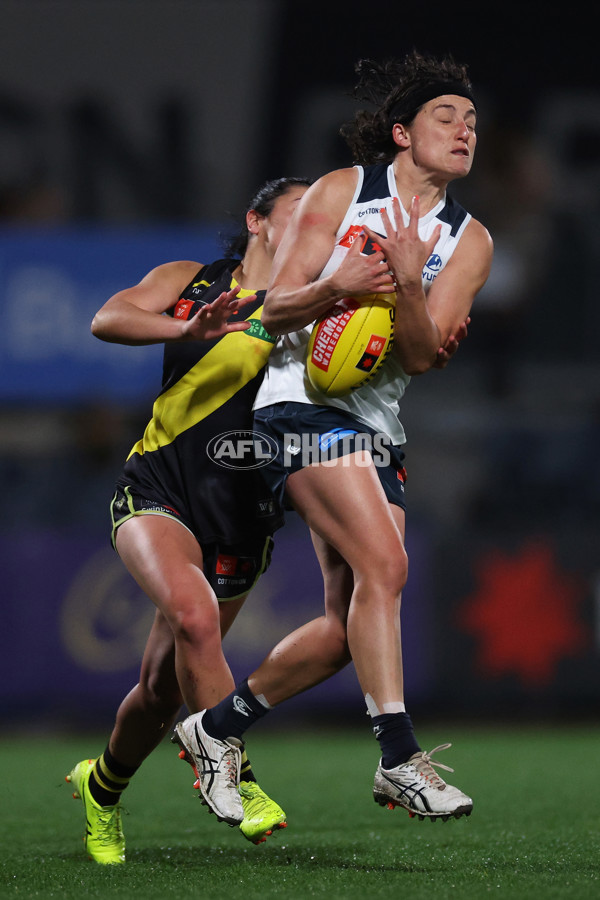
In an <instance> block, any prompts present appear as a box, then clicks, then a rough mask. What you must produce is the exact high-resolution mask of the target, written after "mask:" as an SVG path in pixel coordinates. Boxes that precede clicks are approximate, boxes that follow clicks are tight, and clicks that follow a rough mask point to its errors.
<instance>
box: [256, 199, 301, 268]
mask: <svg viewBox="0 0 600 900" xmlns="http://www.w3.org/2000/svg"><path fill="white" fill-rule="evenodd" d="M307 190H308V186H307V185H303V184H298V185H293V186H292V187H290V188H288V190H287V191H286V192H285V194H281V196H280V197H278V198H277V200H276V201H275V204H274V206H273V209H272V210H271V213H270V215H268V216H267V217H266V218H265V219H264V220H263V229H262V230H263V235H264V239H265V244H266V246H267V248H268V249H269V252H270V253H271V255H272V256H274V255H275V251H276V250H277V248H278V247H279V244H280V243H281V239H282V237H283V234H284V232H285V229H286V228H287V226H288V224H289V222H290V219H291V218H292V216H293V215H294V212H295V210H296V207H297V206H298V203H299V202H300V200H301V198H302V197H303V196H304V194H305V193H306V192H307Z"/></svg>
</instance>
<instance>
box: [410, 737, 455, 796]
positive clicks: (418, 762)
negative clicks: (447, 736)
mask: <svg viewBox="0 0 600 900" xmlns="http://www.w3.org/2000/svg"><path fill="white" fill-rule="evenodd" d="M451 746H452V744H440V745H439V746H438V747H434V748H433V750H430V751H429V753H425V752H423V754H422V755H421V758H420V759H414V760H411V761H412V763H413V765H414V767H415V769H416V770H417V771H418V772H419V774H420V775H422V776H423V778H426V779H427V780H428V781H431V782H432V783H433V784H435V785H438V784H439V785H444V786H445V784H446V782H445V781H444V779H443V778H442V777H441V776H440V775H438V773H437V772H436V771H435V769H434V768H433V766H437V767H438V769H445V771H446V772H454V769H452V768H451V767H450V766H447V765H446V764H445V763H442V762H439V761H438V760H437V759H432V758H431V757H432V756H433V754H434V753H437V752H438V751H440V750H448V749H449V748H450V747H451Z"/></svg>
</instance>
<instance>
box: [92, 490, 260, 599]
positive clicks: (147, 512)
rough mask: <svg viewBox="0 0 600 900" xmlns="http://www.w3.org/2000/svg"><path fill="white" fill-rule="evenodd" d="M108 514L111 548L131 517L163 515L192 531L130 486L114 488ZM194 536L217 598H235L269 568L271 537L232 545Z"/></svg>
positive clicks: (167, 509)
mask: <svg viewBox="0 0 600 900" xmlns="http://www.w3.org/2000/svg"><path fill="white" fill-rule="evenodd" d="M110 513H111V518H112V536H111V538H112V544H113V547H114V548H115V550H116V544H115V539H116V532H117V528H118V527H119V525H122V524H123V522H126V521H127V519H130V518H131V517H132V516H166V517H167V518H169V519H173V520H174V521H175V522H179V524H180V525H183V527H184V528H187V530H188V531H189V532H190V533H191V534H194V532H193V531H192V530H191V528H189V527H188V525H187V524H186V523H185V522H183V521H182V519H181V517H180V516H178V515H177V513H176V512H175V510H173V509H171V508H170V507H168V506H162V505H161V504H160V503H156V502H154V501H151V500H147V499H146V498H144V497H142V496H141V495H140V494H137V493H136V492H135V491H133V490H132V489H131V488H130V487H123V486H121V485H119V486H118V487H117V490H116V492H115V495H114V497H113V499H112V502H111V504H110ZM194 537H195V538H196V540H197V541H198V543H199V544H200V548H201V550H202V559H203V562H204V575H205V577H206V580H207V581H208V583H209V584H210V586H211V587H212V589H213V591H214V592H215V594H216V595H217V599H218V600H219V601H225V600H237V599H238V598H239V597H242V596H243V595H244V594H247V593H248V592H249V591H250V590H252V588H253V587H254V585H255V584H256V582H257V581H258V579H259V578H260V576H261V575H262V574H263V572H266V571H267V569H268V568H269V564H270V562H271V554H272V552H273V538H272V537H268V536H267V537H265V536H262V535H261V536H257V537H255V538H248V539H246V540H245V541H242V542H239V543H235V544H233V543H227V544H225V543H217V542H215V541H206V542H205V541H201V540H199V539H198V536H197V535H195V534H194Z"/></svg>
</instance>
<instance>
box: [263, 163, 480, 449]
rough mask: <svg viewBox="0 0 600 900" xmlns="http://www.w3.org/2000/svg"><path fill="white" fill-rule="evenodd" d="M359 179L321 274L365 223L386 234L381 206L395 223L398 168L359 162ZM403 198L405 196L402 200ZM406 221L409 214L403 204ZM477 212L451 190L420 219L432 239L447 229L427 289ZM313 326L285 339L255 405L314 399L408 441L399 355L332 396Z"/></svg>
mask: <svg viewBox="0 0 600 900" xmlns="http://www.w3.org/2000/svg"><path fill="white" fill-rule="evenodd" d="M355 168H356V170H357V173H358V181H357V185H356V189H355V191H354V196H353V198H352V201H351V203H350V205H349V207H348V210H347V212H346V215H345V216H344V219H343V221H342V223H341V225H340V227H339V229H338V231H337V234H336V244H335V247H334V249H333V253H332V254H331V257H330V258H329V261H328V262H327V263H326V265H325V267H324V269H323V271H322V272H321V275H320V276H319V277H320V278H324V277H326V276H327V275H329V274H330V273H331V272H333V271H335V270H336V269H337V268H338V266H339V265H340V263H341V261H342V259H343V258H344V256H345V254H346V253H347V252H348V249H349V248H350V247H351V245H352V243H353V241H354V240H355V239H356V237H357V236H358V235H359V233H360V232H361V230H362V226H363V225H364V224H366V225H368V226H369V227H370V228H371V229H372V230H373V231H376V232H378V233H379V234H382V235H385V229H384V226H383V222H382V219H381V213H380V209H382V208H385V209H386V210H387V213H388V215H389V217H390V219H391V220H392V221H393V212H392V199H393V198H394V197H398V192H397V189H396V180H395V178H394V170H393V166H392V165H391V164H390V165H388V164H387V163H383V164H380V165H375V166H365V167H363V166H356V167H355ZM398 199H399V198H398ZM400 207H401V209H402V216H403V218H404V222H405V224H407V223H408V218H409V217H408V214H407V212H406V211H405V210H404V208H403V207H402V204H400ZM470 220H471V216H470V214H469V213H467V212H466V211H465V210H464V209H463V208H462V207H461V206H460V205H459V204H458V203H456V202H455V201H454V200H453V199H452V198H451V197H450V196H449V195H448V194H445V195H444V197H443V198H442V200H440V202H439V203H438V204H437V205H436V206H435V207H434V208H433V209H432V210H430V211H429V212H428V213H427V214H426V215H424V216H422V218H420V219H419V235H420V237H421V239H422V240H424V241H425V240H427V239H428V238H429V237H430V236H431V234H432V232H433V229H434V228H435V227H436V226H437V225H439V224H441V226H442V230H441V233H440V237H439V240H438V242H437V244H436V245H435V248H434V252H433V253H432V255H431V256H430V258H429V259H428V260H427V263H426V264H425V267H424V268H423V287H424V290H425V292H426V293H427V291H428V290H429V288H430V287H431V285H432V283H433V281H434V279H435V278H436V276H437V275H438V274H439V272H441V270H442V269H443V268H444V266H445V265H446V263H447V262H448V260H449V259H450V257H451V256H452V254H453V252H454V250H455V248H456V245H457V244H458V241H459V240H460V238H461V236H462V234H463V232H464V230H465V228H466V226H467V225H468V223H469V221H470ZM376 249H378V248H374V247H373V244H372V242H371V241H370V240H369V239H367V240H366V241H365V245H364V247H363V248H362V252H363V253H373V252H375V251H376ZM311 331H312V325H307V326H306V327H305V328H303V329H302V330H301V331H297V332H293V333H291V334H287V335H284V336H283V337H281V338H279V340H278V342H277V344H276V346H275V349H274V351H273V353H272V354H271V357H270V359H269V365H268V367H267V374H266V376H265V379H264V381H263V384H262V387H261V389H260V390H259V392H258V396H257V398H256V401H255V408H256V409H259V408H261V407H264V406H271V405H272V404H274V403H279V402H283V401H289V400H292V401H296V402H298V403H314V404H318V405H322V406H336V407H338V408H340V409H345V410H346V411H347V412H349V413H350V414H351V415H353V416H354V417H355V418H356V419H358V421H359V422H364V423H365V424H367V425H369V426H370V427H371V428H374V429H375V431H378V432H381V433H383V434H386V435H389V436H390V437H391V439H392V441H393V442H394V443H395V444H402V443H404V442H405V440H406V438H405V434H404V429H403V427H402V425H401V424H400V422H399V420H398V413H399V411H400V399H401V398H402V396H403V394H404V391H405V390H406V387H407V386H408V383H409V381H410V377H409V376H408V375H407V374H406V373H405V372H404V370H403V368H402V366H401V365H400V362H399V361H398V359H397V357H396V356H395V355H394V354H393V353H391V354H390V355H389V356H388V358H387V359H386V361H385V362H384V363H383V364H382V366H381V368H380V369H379V371H378V372H377V374H376V375H375V376H374V378H373V379H372V380H370V381H369V382H367V384H365V385H363V386H362V387H360V388H358V389H356V390H354V391H352V393H351V394H348V395H347V396H345V397H327V396H325V395H324V394H321V393H320V392H319V391H316V390H315V389H314V388H313V387H312V386H311V385H310V384H309V382H308V379H307V378H306V372H305V360H306V350H307V344H308V339H309V337H310V333H311Z"/></svg>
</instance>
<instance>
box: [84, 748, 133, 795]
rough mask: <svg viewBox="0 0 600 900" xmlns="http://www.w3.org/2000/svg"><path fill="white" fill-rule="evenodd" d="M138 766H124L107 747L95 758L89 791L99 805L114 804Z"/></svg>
mask: <svg viewBox="0 0 600 900" xmlns="http://www.w3.org/2000/svg"><path fill="white" fill-rule="evenodd" d="M138 768H139V767H138V766H136V767H135V768H132V767H131V766H124V765H123V764H122V763H120V762H118V761H117V760H116V759H115V758H114V756H113V755H112V754H111V752H110V750H109V749H108V747H107V748H106V750H105V751H104V753H103V754H102V756H100V757H98V759H97V760H96V764H95V766H94V768H93V769H92V772H91V774H90V780H89V783H88V784H89V791H90V794H91V795H92V797H93V798H94V800H95V801H96V803H98V804H100V806H114V805H115V803H118V802H119V800H120V798H121V794H122V792H123V791H124V790H125V788H126V787H127V785H128V784H129V780H130V779H131V778H132V777H133V776H134V775H135V773H136V772H137V770H138Z"/></svg>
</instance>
